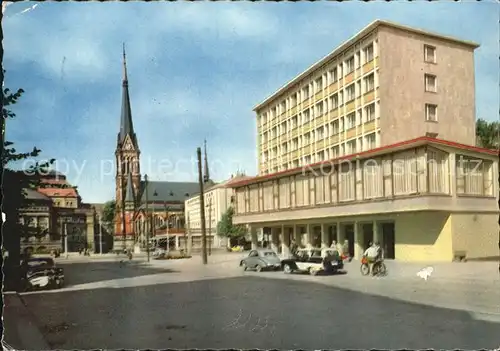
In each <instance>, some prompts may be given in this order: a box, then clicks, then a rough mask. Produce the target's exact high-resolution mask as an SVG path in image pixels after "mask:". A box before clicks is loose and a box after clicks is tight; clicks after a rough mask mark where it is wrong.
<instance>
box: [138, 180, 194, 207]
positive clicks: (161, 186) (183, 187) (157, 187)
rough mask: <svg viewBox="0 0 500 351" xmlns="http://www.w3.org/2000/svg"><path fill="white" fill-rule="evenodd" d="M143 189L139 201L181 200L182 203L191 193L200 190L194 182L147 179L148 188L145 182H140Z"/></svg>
mask: <svg viewBox="0 0 500 351" xmlns="http://www.w3.org/2000/svg"><path fill="white" fill-rule="evenodd" d="M141 188H142V189H143V191H142V195H141V203H145V202H146V191H147V199H148V203H149V202H181V203H184V201H185V200H186V199H188V198H189V197H191V196H192V195H193V194H195V193H197V192H199V191H200V187H199V185H198V183H196V182H161V181H148V188H147V189H144V188H145V182H144V181H142V182H141Z"/></svg>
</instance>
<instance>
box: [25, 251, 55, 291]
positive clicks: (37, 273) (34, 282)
mask: <svg viewBox="0 0 500 351" xmlns="http://www.w3.org/2000/svg"><path fill="white" fill-rule="evenodd" d="M21 270H22V272H23V274H22V279H23V281H24V282H23V283H24V286H25V288H26V290H39V289H50V288H62V287H63V286H64V270H63V269H62V268H59V267H56V263H55V262H54V260H53V259H52V258H51V257H40V258H28V259H25V260H23V261H21Z"/></svg>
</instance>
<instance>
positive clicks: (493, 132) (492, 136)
mask: <svg viewBox="0 0 500 351" xmlns="http://www.w3.org/2000/svg"><path fill="white" fill-rule="evenodd" d="M476 144H477V145H478V146H481V147H484V148H486V149H498V148H499V146H500V122H488V121H485V120H484V119H481V118H480V119H478V120H477V121H476Z"/></svg>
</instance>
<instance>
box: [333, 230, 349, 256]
mask: <svg viewBox="0 0 500 351" xmlns="http://www.w3.org/2000/svg"><path fill="white" fill-rule="evenodd" d="M335 233H336V234H337V235H336V237H337V250H339V253H340V254H343V253H345V254H347V252H344V241H345V233H344V231H343V230H342V228H341V226H340V222H337V224H335Z"/></svg>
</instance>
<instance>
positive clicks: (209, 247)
mask: <svg viewBox="0 0 500 351" xmlns="http://www.w3.org/2000/svg"><path fill="white" fill-rule="evenodd" d="M207 208H208V255H209V256H211V255H212V197H210V196H209V197H208V204H207Z"/></svg>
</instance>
